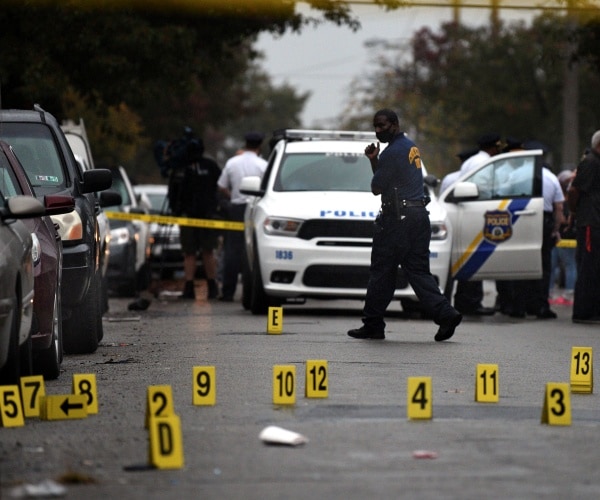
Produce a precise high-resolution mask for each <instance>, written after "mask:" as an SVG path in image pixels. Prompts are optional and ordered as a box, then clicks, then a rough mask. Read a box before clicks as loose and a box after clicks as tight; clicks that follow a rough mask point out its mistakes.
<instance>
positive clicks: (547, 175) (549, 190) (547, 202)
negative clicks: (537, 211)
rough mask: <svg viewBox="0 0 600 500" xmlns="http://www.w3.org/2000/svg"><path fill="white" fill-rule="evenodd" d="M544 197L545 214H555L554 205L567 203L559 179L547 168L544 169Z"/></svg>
mask: <svg viewBox="0 0 600 500" xmlns="http://www.w3.org/2000/svg"><path fill="white" fill-rule="evenodd" d="M542 195H543V197H544V212H553V211H554V204H555V203H560V202H564V201H565V195H564V193H563V190H562V188H561V187H560V182H559V181H558V177H556V175H554V174H553V173H552V171H551V170H549V169H547V168H546V167H544V168H542Z"/></svg>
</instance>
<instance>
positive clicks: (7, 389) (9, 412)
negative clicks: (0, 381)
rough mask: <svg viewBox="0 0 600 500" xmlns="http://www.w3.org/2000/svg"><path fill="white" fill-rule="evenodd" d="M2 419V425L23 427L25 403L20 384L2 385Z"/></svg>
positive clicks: (0, 413) (0, 417) (0, 410)
mask: <svg viewBox="0 0 600 500" xmlns="http://www.w3.org/2000/svg"><path fill="white" fill-rule="evenodd" d="M0 420H1V421H2V427H23V426H24V425H25V417H23V405H22V404H21V395H20V393H19V386H18V385H0Z"/></svg>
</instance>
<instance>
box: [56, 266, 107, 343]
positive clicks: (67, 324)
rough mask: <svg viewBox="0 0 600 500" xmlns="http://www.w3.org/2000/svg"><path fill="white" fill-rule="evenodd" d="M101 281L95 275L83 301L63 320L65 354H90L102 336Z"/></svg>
mask: <svg viewBox="0 0 600 500" xmlns="http://www.w3.org/2000/svg"><path fill="white" fill-rule="evenodd" d="M100 295H101V283H100V279H99V276H98V275H96V276H95V277H94V278H93V280H92V283H90V287H89V289H88V292H87V294H86V296H85V297H84V299H83V302H82V303H81V304H79V305H78V306H77V307H74V308H73V311H72V313H71V317H70V318H69V319H68V320H67V321H64V322H63V345H64V349H65V353H66V354H91V353H93V352H95V351H96V349H98V339H99V338H101V337H102V333H100V331H99V329H101V328H102V314H101V310H100Z"/></svg>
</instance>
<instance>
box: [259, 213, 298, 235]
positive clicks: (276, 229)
mask: <svg viewBox="0 0 600 500" xmlns="http://www.w3.org/2000/svg"><path fill="white" fill-rule="evenodd" d="M301 225H302V221H301V220H298V219H286V218H283V217H267V218H266V219H265V222H264V223H263V228H264V230H265V233H266V234H270V235H275V236H296V235H297V234H298V231H299V230H300V226H301Z"/></svg>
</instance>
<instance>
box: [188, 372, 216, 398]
mask: <svg viewBox="0 0 600 500" xmlns="http://www.w3.org/2000/svg"><path fill="white" fill-rule="evenodd" d="M192 387H193V393H192V404H193V405H195V406H214V404H215V402H216V400H217V377H216V371H215V367H214V366H194V368H193V376H192Z"/></svg>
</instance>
